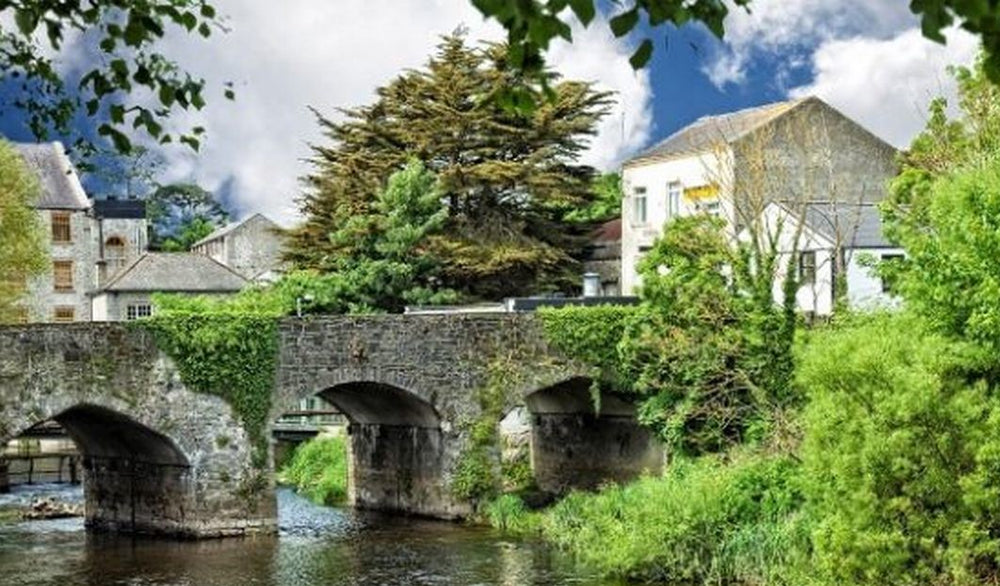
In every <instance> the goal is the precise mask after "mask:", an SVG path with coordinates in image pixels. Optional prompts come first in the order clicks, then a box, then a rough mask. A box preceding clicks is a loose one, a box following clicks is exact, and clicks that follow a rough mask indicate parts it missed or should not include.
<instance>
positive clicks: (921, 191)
mask: <svg viewBox="0 0 1000 586" xmlns="http://www.w3.org/2000/svg"><path fill="white" fill-rule="evenodd" d="M955 74H956V76H957V78H958V81H959V88H960V96H961V102H960V106H961V107H962V108H963V111H964V117H963V118H962V119H960V120H949V119H948V118H947V117H946V116H945V109H944V104H943V102H936V103H935V104H934V106H933V108H932V113H931V114H932V115H931V117H930V120H929V122H928V126H927V129H926V130H925V132H924V133H922V134H921V135H920V136H919V137H918V138H917V139H916V141H915V142H914V144H913V146H912V147H911V149H910V151H908V152H907V153H906V154H905V156H903V158H902V160H901V166H902V169H901V172H900V174H899V176H898V177H897V178H896V179H895V180H894V181H893V182H892V185H891V188H890V197H889V199H888V200H887V201H886V202H885V204H884V206H883V211H884V218H885V223H886V226H887V232H888V233H889V235H890V237H891V238H892V239H894V240H895V241H897V242H898V243H899V244H900V245H901V246H903V247H904V248H905V249H906V251H907V257H906V259H905V260H903V261H901V262H893V263H892V264H885V265H881V264H880V265H875V266H873V270H876V271H878V272H880V273H881V274H882V276H883V278H885V279H886V280H887V281H888V282H889V283H890V284H891V286H892V287H893V289H894V291H896V292H898V294H899V296H900V297H901V298H902V299H903V301H904V302H905V309H903V310H899V311H896V312H893V313H866V314H851V313H850V312H849V311H847V310H846V309H843V308H844V304H843V303H838V304H837V307H838V313H837V315H836V316H835V317H834V318H833V319H832V320H831V321H830V322H829V323H825V324H821V325H816V326H811V327H807V326H806V324H804V323H802V322H801V320H800V319H799V318H798V316H796V314H795V312H794V306H793V304H792V302H786V303H784V304H780V305H776V304H774V302H773V300H772V291H774V290H775V289H780V290H783V291H786V292H789V291H791V292H794V291H796V290H797V288H798V286H799V285H800V283H798V282H797V281H796V275H797V271H796V270H795V266H794V262H792V263H789V264H790V266H788V267H784V268H783V266H782V264H781V263H780V262H779V261H780V254H779V253H778V252H777V251H776V250H775V248H774V246H773V245H772V244H769V242H771V243H773V241H774V239H773V238H772V239H769V238H767V237H766V236H767V235H766V234H762V235H758V236H760V237H756V238H750V239H748V240H747V241H742V240H741V241H740V242H735V243H734V242H731V241H729V240H727V239H726V237H725V235H724V234H725V233H724V229H723V226H722V225H721V223H720V222H718V221H717V220H715V219H713V218H710V217H691V218H681V219H676V220H674V221H673V223H672V224H670V225H669V226H668V227H667V230H666V232H665V234H664V236H663V237H662V238H660V239H659V240H658V241H657V243H656V244H655V245H654V247H653V249H652V250H650V251H649V253H648V254H647V255H646V256H645V257H644V261H643V263H642V264H641V266H640V267H639V268H640V272H641V273H642V276H643V289H642V302H641V303H640V304H639V305H638V306H636V307H633V308H568V309H561V310H551V311H542V312H540V313H539V316H540V319H541V320H542V322H543V326H544V330H545V333H546V336H547V337H548V338H549V341H550V342H551V343H552V344H553V345H554V346H556V347H558V348H559V349H561V350H562V351H563V352H564V353H566V354H567V355H568V356H570V357H573V358H576V359H578V360H580V361H583V362H585V363H588V364H590V365H591V367H592V368H593V373H592V378H593V379H594V381H595V384H594V391H595V392H594V398H595V400H596V401H595V407H597V408H599V406H600V405H599V403H600V401H599V400H600V396H601V394H602V393H607V392H614V393H620V394H627V395H631V397H632V398H633V399H634V400H635V402H636V404H637V406H638V415H639V419H640V422H641V423H642V424H644V425H646V426H648V427H649V428H650V429H651V430H652V431H654V432H655V433H656V435H657V436H658V437H659V438H660V439H661V440H662V441H663V443H664V444H665V446H666V447H667V448H668V452H669V454H670V462H669V466H668V467H667V469H666V472H665V473H664V474H663V475H662V476H649V477H646V478H642V479H640V480H638V481H636V482H634V483H631V484H628V485H624V486H607V487H605V488H604V489H602V490H600V491H598V492H596V493H589V494H584V493H574V494H570V495H568V496H566V497H565V498H563V499H562V500H561V501H559V502H558V503H556V504H555V505H554V506H552V507H550V508H548V509H547V510H544V511H532V510H529V507H528V506H527V505H526V504H525V501H524V500H522V499H521V498H520V497H519V496H518V493H510V494H502V492H501V490H500V489H501V488H502V485H503V484H510V485H515V484H516V485H518V486H523V485H524V484H525V482H524V481H525V479H523V478H518V481H517V482H511V483H505V482H504V481H505V479H504V478H503V474H502V471H503V468H502V467H501V465H500V463H499V462H493V461H488V460H483V461H482V463H484V465H483V466H477V467H469V470H473V469H482V471H483V476H482V477H481V478H480V477H478V476H476V475H473V474H472V473H470V475H469V478H468V479H467V480H468V483H467V484H468V486H470V487H472V486H474V487H476V491H475V492H476V493H477V494H489V495H490V496H491V497H492V498H491V499H490V500H488V501H486V500H484V501H482V502H481V503H480V507H479V510H480V511H481V513H482V514H483V516H484V518H485V519H487V520H489V521H490V522H491V523H493V524H494V525H496V526H497V527H499V528H501V529H503V530H506V531H511V532H516V533H522V534H530V535H540V536H542V537H543V538H545V539H547V540H549V541H551V542H553V543H554V544H556V545H558V546H559V547H562V548H564V549H565V550H566V551H568V552H571V553H572V554H573V555H574V556H575V557H576V558H577V559H578V560H579V561H580V562H581V563H582V564H584V565H587V566H589V567H592V568H594V569H595V570H597V571H599V572H601V573H604V574H608V575H612V576H619V577H623V578H626V579H631V580H636V581H666V582H674V583H699V584H701V583H709V584H776V585H781V584H789V585H802V584H806V585H810V584H813V585H817V586H819V585H840V584H861V585H872V586H874V585H883V584H894V585H914V586H915V585H918V584H935V585H940V586H952V585H954V586H963V585H972V584H997V583H1000V431H998V430H1000V360H998V358H997V357H998V356H1000V354H998V352H997V349H998V347H1000V265H998V264H997V263H996V259H997V258H998V256H1000V91H998V90H997V88H996V87H995V86H993V85H992V84H991V83H990V82H989V81H988V80H987V79H986V76H985V74H984V72H983V69H982V64H981V63H980V64H978V65H977V66H976V67H974V68H971V69H962V68H960V69H956V70H955ZM439 188H440V184H439V183H438V180H437V179H435V177H434V175H433V173H431V172H430V171H428V170H427V169H426V168H424V167H423V166H422V165H421V164H420V163H419V162H411V163H409V164H408V165H407V166H406V168H405V169H403V170H402V171H399V172H397V173H395V174H393V175H392V176H391V178H389V180H388V183H387V186H386V188H385V190H384V191H383V192H381V195H378V194H377V199H376V203H375V204H373V205H372V209H373V210H375V211H376V212H377V211H378V210H380V209H381V210H383V211H386V212H387V211H388V210H396V213H391V214H390V213H385V214H383V215H384V217H382V216H380V215H379V214H378V213H376V214H375V216H377V217H375V218H373V221H376V224H377V225H378V226H379V229H378V230H367V231H365V233H366V234H367V236H366V238H367V239H365V240H359V241H358V242H357V243H356V246H355V247H354V253H352V254H351V255H347V256H344V257H343V258H342V259H341V260H340V261H338V262H339V263H340V264H338V267H337V271H336V272H332V273H328V272H321V271H317V272H309V271H300V272H293V273H291V274H289V275H288V276H286V277H285V278H284V279H282V280H281V281H279V282H278V283H276V284H274V285H273V286H270V287H268V288H263V289H253V290H249V291H246V292H244V293H241V294H240V295H237V296H236V297H234V298H231V299H227V300H221V301H219V300H215V301H212V300H197V299H195V300H192V299H185V300H180V299H176V298H161V299H158V300H157V301H156V303H157V307H158V316H157V317H156V318H154V319H153V320H150V321H148V322H145V323H143V324H139V326H138V327H152V328H153V329H154V331H156V332H157V333H158V334H159V335H161V336H163V337H165V339H166V347H167V348H168V350H171V349H172V353H173V354H175V355H178V356H179V357H180V360H179V363H180V364H181V366H182V375H183V376H184V377H185V380H186V381H193V382H195V383H200V384H196V385H195V386H196V387H199V388H201V387H203V388H204V390H206V391H208V392H218V393H223V391H224V392H225V396H226V397H227V398H228V399H229V400H231V401H236V402H237V404H238V406H239V410H240V412H241V414H242V415H243V416H244V418H245V420H246V422H247V424H248V428H250V429H253V428H254V425H258V424H259V423H260V419H259V417H260V414H261V413H266V412H267V411H266V409H264V408H265V407H267V406H268V405H269V401H270V396H269V395H267V394H265V393H263V391H262V389H265V388H266V387H267V385H266V384H264V383H265V382H267V380H266V378H265V377H270V376H272V372H271V371H272V369H267V368H263V367H261V368H259V370H253V371H251V370H242V369H241V368H240V364H242V363H241V362H240V361H241V360H243V361H245V360H246V359H247V357H248V356H256V357H257V358H259V359H261V360H260V361H259V362H261V364H264V363H266V361H267V360H268V359H273V347H272V346H266V345H263V344H256V343H255V344H254V345H253V348H252V349H253V350H254V351H253V352H251V353H247V352H246V348H244V347H243V346H242V345H243V344H246V343H248V342H247V341H246V340H243V339H241V338H252V337H253V336H252V335H247V336H233V335H231V334H232V330H231V328H240V329H245V330H246V331H247V332H249V331H250V330H253V331H254V332H257V333H259V332H262V331H263V332H266V331H269V328H270V327H273V320H274V319H276V318H277V317H278V316H280V315H287V314H289V313H291V312H293V311H294V309H295V302H296V300H297V299H301V298H304V297H305V296H306V295H307V294H308V295H309V297H310V298H311V299H312V301H310V302H309V304H308V306H307V307H305V308H304V309H305V310H306V311H310V312H335V313H340V312H364V311H378V310H392V308H394V307H397V306H398V304H399V303H400V302H401V301H402V302H407V303H410V302H413V301H416V300H421V301H428V302H431V301H434V300H442V299H445V298H450V297H451V296H453V295H459V294H463V292H462V291H459V290H457V289H452V288H449V287H447V286H446V285H442V284H441V281H439V280H437V279H436V277H438V276H439V274H440V273H439V271H440V270H441V266H442V265H441V264H440V263H441V262H442V259H441V258H440V257H439V256H438V253H437V252H435V251H434V250H432V249H431V248H430V247H426V248H425V247H423V246H422V243H424V242H426V238H428V237H429V236H430V235H431V234H433V233H435V232H436V231H437V230H440V229H441V228H440V218H441V215H440V210H439V209H438V204H439V203H440V197H439V194H440V193H441V192H440V191H439ZM380 202H381V203H380ZM390 202H391V205H390ZM383 204H384V205H383ZM431 204H434V205H431ZM345 229H348V230H350V229H353V228H352V227H351V226H347V227H346V228H345ZM344 236H346V233H345V234H334V236H333V237H331V238H332V239H333V240H337V239H338V238H342V237H344ZM411 248H412V249H415V250H417V251H419V252H420V254H418V255H416V256H415V257H414V258H416V259H417V262H415V263H411V262H410V260H411V256H408V255H407V254H405V251H406V250H408V249H411ZM792 258H793V259H794V255H793V257H792ZM720 268H725V269H726V270H724V271H723V270H720ZM432 277H433V278H432ZM431 284H433V286H429V285H431ZM838 291H839V292H840V294H842V289H838ZM464 293H465V294H467V293H468V292H464ZM789 298H790V296H787V295H786V299H789ZM204 314H209V315H213V314H221V317H218V316H216V318H213V319H204V318H202V317H198V316H201V315H204ZM238 315H239V316H246V317H245V319H241V320H234V319H228V318H227V316H228V317H232V316H238ZM185 320H186V321H185ZM192 324H193V325H195V326H197V327H190V326H191V325H192ZM268 324H270V325H268ZM227 331H229V334H226V332H227ZM234 340H235V341H234ZM239 356H242V357H243V358H238V357H239ZM230 358H232V360H230ZM230 370H232V371H233V372H240V373H241V376H243V377H244V378H246V379H247V380H242V379H241V384H240V385H238V387H239V388H229V387H226V388H225V389H223V388H222V387H221V386H219V385H218V384H217V383H218V381H219V380H221V379H220V377H223V378H224V377H225V373H226V372H227V371H230ZM484 410H486V406H485V404H484ZM488 431H489V433H486V432H484V433H483V437H485V438H488V439H489V440H491V441H492V440H493V438H494V436H495V435H496V434H494V433H492V429H491V430H488ZM337 449H338V450H341V452H338V453H342V448H337ZM313 450H315V452H314V451H313ZM483 453H486V454H489V453H492V451H490V450H485V449H484V450H483ZM330 458H331V456H330V454H329V453H327V452H325V451H323V450H320V449H319V448H313V447H309V448H307V449H303V450H302V453H301V460H300V461H299V462H298V465H297V466H293V468H295V470H296V471H295V474H298V475H299V480H298V481H297V482H298V483H300V485H301V486H302V487H307V488H306V489H305V490H307V491H308V490H312V489H313V488H315V491H316V495H317V496H316V497H314V498H317V499H322V500H324V501H327V500H328V498H329V499H336V498H338V497H337V495H338V494H339V493H338V489H337V488H336V486H337V485H336V482H335V481H333V480H327V481H323V480H322V478H323V475H325V474H326V473H327V470H326V469H325V468H326V467H329V468H330V469H333V470H336V469H337V466H339V464H337V463H336V460H335V459H330ZM293 464H295V463H293ZM321 469H322V470H323V472H322V474H320V473H319V471H320V470H321ZM498 471H499V472H501V473H497V472H498ZM288 474H289V476H291V475H292V472H291V471H288ZM336 474H338V475H340V473H339V472H337V473H336ZM480 481H482V482H480ZM480 484H482V486H480ZM309 487H312V488H309ZM320 487H322V488H320ZM330 495H332V496H330Z"/></svg>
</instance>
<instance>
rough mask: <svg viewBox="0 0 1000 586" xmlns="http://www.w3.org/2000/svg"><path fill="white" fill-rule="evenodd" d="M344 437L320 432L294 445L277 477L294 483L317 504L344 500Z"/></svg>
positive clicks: (284, 481) (297, 489)
mask: <svg viewBox="0 0 1000 586" xmlns="http://www.w3.org/2000/svg"><path fill="white" fill-rule="evenodd" d="M347 457H348V456H347V441H346V440H345V439H344V438H343V437H342V436H332V437H328V436H321V437H317V438H314V439H311V440H309V441H307V442H305V443H304V444H302V445H300V446H299V447H298V448H296V449H295V454H294V455H293V456H292V460H291V462H289V463H288V465H287V466H286V467H285V468H284V469H283V470H282V471H281V473H280V475H279V480H280V481H281V482H282V483H284V484H289V485H291V486H294V487H295V490H296V491H297V492H299V493H301V494H304V495H305V496H306V497H307V498H309V500H311V501H313V502H315V503H318V504H321V505H339V504H342V503H344V502H345V501H346V500H347Z"/></svg>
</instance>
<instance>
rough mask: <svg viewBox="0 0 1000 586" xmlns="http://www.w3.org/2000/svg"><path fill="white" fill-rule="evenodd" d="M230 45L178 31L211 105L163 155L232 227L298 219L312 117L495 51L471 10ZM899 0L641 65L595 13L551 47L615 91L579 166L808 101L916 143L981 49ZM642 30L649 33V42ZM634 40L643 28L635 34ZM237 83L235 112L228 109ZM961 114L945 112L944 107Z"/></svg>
mask: <svg viewBox="0 0 1000 586" xmlns="http://www.w3.org/2000/svg"><path fill="white" fill-rule="evenodd" d="M215 4H216V6H217V8H218V9H219V12H220V14H222V15H224V17H225V19H226V26H227V28H228V29H229V32H228V33H226V34H222V35H213V37H212V38H210V39H208V40H200V39H195V38H192V37H191V36H189V35H185V34H171V35H169V36H168V38H167V39H165V40H164V42H163V47H162V49H163V51H164V52H165V53H167V54H168V55H170V56H173V57H175V58H176V59H177V60H178V61H179V62H180V63H181V64H182V66H184V67H186V68H188V69H190V70H191V71H192V72H194V73H195V74H197V75H199V76H202V77H205V78H206V79H207V80H208V83H209V90H208V99H209V105H208V107H207V108H206V109H204V110H203V111H201V112H198V113H192V114H184V115H180V116H177V117H176V120H175V123H177V124H186V125H188V126H190V125H195V124H198V125H202V126H204V127H205V128H206V130H207V140H206V142H205V145H204V146H203V148H202V150H201V152H200V153H197V154H195V153H193V152H191V151H188V150H185V149H183V148H180V147H177V146H173V147H167V148H165V149H163V151H162V153H161V154H162V156H163V158H164V160H165V162H166V165H165V167H164V171H163V175H162V177H161V181H162V182H172V181H195V182H197V183H199V184H201V185H202V186H203V187H206V188H208V189H209V190H212V191H214V192H216V193H217V194H218V195H219V196H220V198H222V199H223V200H224V201H225V202H227V203H228V204H229V205H231V206H232V207H234V208H235V211H236V215H237V216H239V217H242V216H246V215H248V214H251V213H254V212H262V213H265V214H267V215H268V216H271V217H272V218H274V219H275V220H277V221H279V222H280V223H282V224H285V225H290V224H292V223H294V222H295V221H297V219H298V210H297V205H296V199H297V198H298V197H299V196H300V194H301V191H302V188H301V185H300V182H299V180H300V178H301V177H302V176H303V175H305V174H306V173H308V171H309V165H308V163H307V162H306V160H307V159H308V157H309V154H310V149H309V145H310V144H321V145H322V144H326V141H325V139H324V137H323V136H321V134H320V132H319V127H318V125H317V124H316V121H315V117H314V116H313V114H312V113H311V112H310V109H309V108H315V109H317V110H318V111H319V112H321V113H323V114H324V115H326V116H329V117H331V118H333V119H336V117H337V108H341V107H352V106H358V105H362V104H365V103H368V102H370V101H371V100H372V99H373V97H374V92H375V89H376V88H377V87H378V86H380V85H383V84H385V83H387V82H389V81H390V80H391V79H392V78H393V77H395V76H396V75H398V74H399V73H400V72H401V71H403V70H405V69H407V68H416V67H419V66H420V65H421V64H422V63H423V62H425V61H426V59H427V56H428V55H430V54H431V52H432V51H433V48H434V45H435V44H436V43H437V41H438V39H439V37H440V35H442V34H446V33H449V32H451V31H453V30H455V29H456V28H457V27H465V28H466V29H468V34H469V36H470V38H476V39H480V38H481V39H492V40H497V39H500V38H501V37H502V31H501V30H500V29H499V26H497V25H495V24H493V23H490V22H484V21H483V19H482V17H481V16H480V15H479V13H478V12H477V11H476V10H475V9H474V8H472V6H471V4H470V2H469V1H468V0H337V1H336V2H330V1H329V0H282V1H281V2H271V1H268V0H216V2H215ZM907 4H908V3H907V2H905V1H904V0H754V1H753V2H752V6H753V13H751V14H748V13H746V12H745V11H743V10H740V9H735V10H733V11H732V13H731V14H730V16H729V17H728V19H727V21H726V28H727V35H726V40H725V42H720V41H718V40H716V39H714V38H713V37H712V36H711V35H709V34H708V33H707V32H706V31H705V30H704V29H703V28H702V27H701V26H699V25H695V26H686V27H684V28H682V29H680V30H677V29H673V28H671V29H669V30H668V29H660V30H657V31H652V32H650V34H651V35H652V38H653V39H654V41H655V43H656V51H655V53H654V57H653V59H652V61H651V63H650V65H649V66H648V67H647V68H646V69H643V70H641V71H638V72H636V71H633V70H632V69H631V67H630V66H629V65H628V62H627V58H628V55H630V54H631V51H632V50H633V49H634V47H635V46H636V45H637V43H638V42H639V40H640V38H639V35H635V36H632V37H628V38H624V39H616V38H614V37H613V36H612V35H611V33H610V32H609V31H608V30H607V26H606V22H607V18H608V15H607V14H604V15H602V17H601V18H599V19H598V20H597V21H595V22H594V23H592V24H591V25H590V27H588V28H583V27H580V26H577V27H576V28H575V29H574V42H573V43H572V44H566V43H561V42H560V43H557V44H556V45H554V46H553V47H552V50H551V51H550V53H549V56H548V58H549V62H550V64H551V65H552V66H553V67H555V68H556V69H557V70H558V71H560V72H561V73H562V74H563V75H565V76H567V77H569V78H575V79H583V80H589V81H593V82H595V83H596V84H597V85H598V86H599V87H600V88H602V89H607V90H611V91H614V92H615V94H616V98H617V103H616V105H615V107H614V109H613V111H612V113H611V114H610V115H609V116H607V117H606V118H605V119H604V121H603V122H602V124H601V127H600V129H599V133H598V136H597V137H596V138H595V139H594V140H593V141H592V143H591V145H590V149H589V151H588V153H587V154H586V156H585V161H584V162H586V163H588V164H592V165H594V166H596V167H598V168H599V169H601V170H615V169H616V168H618V167H619V165H620V164H621V162H622V161H623V160H625V159H627V158H628V157H629V156H631V155H633V154H635V153H637V152H639V151H641V150H642V149H643V148H646V147H648V146H650V145H652V144H654V143H655V142H657V141H659V140H662V139H663V138H665V137H666V136H668V135H669V134H670V133H671V132H674V131H676V130H677V129H679V128H681V127H682V126H684V125H686V124H688V123H690V122H692V121H694V120H695V119H697V118H699V117H701V116H705V115H712V114H720V113H724V112H729V111H733V110H737V109H740V108H745V107H750V106H756V105H760V104H764V103H769V102H773V101H778V100H785V99H789V98H796V97H802V96H807V95H816V96H819V97H820V98H822V99H824V100H826V101H827V102H829V103H830V104H831V105H833V106H834V107H836V108H838V109H840V110H841V111H842V112H844V113H845V114H847V115H848V116H850V117H852V118H854V119H855V120H857V121H858V122H860V123H861V124H862V125H864V126H866V127H867V128H868V129H869V130H871V131H872V132H874V133H875V134H877V135H878V136H880V137H882V138H883V139H885V140H887V141H888V142H890V143H891V144H893V145H895V146H897V147H901V148H902V147H905V146H906V145H907V144H909V142H910V140H911V139H912V138H913V136H915V134H916V133H917V132H919V130H920V128H921V127H922V126H923V123H924V120H925V116H926V115H925V113H926V110H927V105H928V103H929V102H930V100H931V99H932V98H934V97H936V96H939V95H944V96H945V97H951V98H953V97H954V93H955V88H954V83H953V82H952V80H951V78H950V77H949V75H948V74H947V73H946V67H947V66H948V65H949V64H968V63H971V61H972V60H973V58H974V56H975V53H976V50H977V43H976V40H975V39H974V38H973V37H972V36H971V35H968V34H966V33H964V32H962V31H959V30H952V31H949V32H948V33H947V36H948V43H947V44H946V45H939V44H937V43H934V42H932V41H928V40H926V39H924V38H923V37H922V36H921V34H920V30H919V24H918V22H917V20H916V18H915V17H913V15H911V14H910V12H909V10H908V8H907ZM647 32H648V31H647ZM641 34H642V31H640V35H641ZM64 54H65V55H67V56H68V57H69V58H68V59H65V60H64V61H63V65H62V66H63V67H66V68H74V67H76V68H79V67H80V66H81V65H84V66H85V65H86V63H82V64H81V63H80V61H81V59H84V60H85V59H86V58H85V57H83V56H85V55H87V52H86V51H84V50H82V48H80V47H78V48H77V49H75V50H74V47H73V44H72V43H70V44H69V46H68V49H67V50H66V51H64ZM227 81H232V82H233V83H234V84H235V89H236V91H237V99H236V101H235V102H229V101H227V100H224V99H223V98H222V92H223V89H224V86H223V84H224V82H227ZM952 101H953V102H954V99H952ZM0 133H3V134H5V135H6V136H8V137H10V138H12V139H15V140H26V139H28V138H30V137H29V136H28V135H27V134H26V133H25V130H24V128H23V126H21V125H20V124H19V122H18V120H17V119H16V118H15V117H12V116H8V115H3V114H0Z"/></svg>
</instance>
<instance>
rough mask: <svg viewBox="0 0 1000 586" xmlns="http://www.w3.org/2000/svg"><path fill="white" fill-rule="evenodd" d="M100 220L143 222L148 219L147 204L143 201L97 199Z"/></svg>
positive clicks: (95, 207)
mask: <svg viewBox="0 0 1000 586" xmlns="http://www.w3.org/2000/svg"><path fill="white" fill-rule="evenodd" d="M94 213H95V214H96V215H97V217H98V218H114V219H124V220H141V219H143V218H145V217H146V202H144V201H142V200H141V199H95V200H94Z"/></svg>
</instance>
